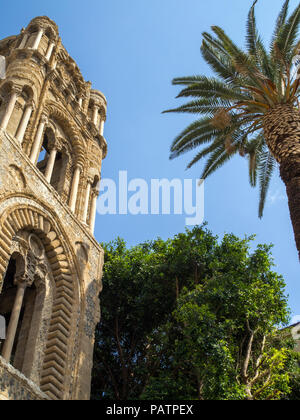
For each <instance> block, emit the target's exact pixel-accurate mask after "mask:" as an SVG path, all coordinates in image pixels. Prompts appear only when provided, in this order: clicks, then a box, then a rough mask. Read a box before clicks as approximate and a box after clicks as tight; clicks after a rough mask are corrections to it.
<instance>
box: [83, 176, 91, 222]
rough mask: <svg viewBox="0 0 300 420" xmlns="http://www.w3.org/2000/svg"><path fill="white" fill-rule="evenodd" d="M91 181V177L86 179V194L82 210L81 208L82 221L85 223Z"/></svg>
mask: <svg viewBox="0 0 300 420" xmlns="http://www.w3.org/2000/svg"><path fill="white" fill-rule="evenodd" d="M92 183H93V181H92V180H91V179H88V182H87V187H86V194H85V202H84V210H83V216H82V221H83V223H87V217H88V210H89V203H90V196H91V189H92Z"/></svg>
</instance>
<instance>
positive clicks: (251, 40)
mask: <svg viewBox="0 0 300 420" xmlns="http://www.w3.org/2000/svg"><path fill="white" fill-rule="evenodd" d="M257 1H258V0H255V1H254V3H253V5H252V7H251V9H250V12H249V15H248V21H247V36H246V42H247V48H248V53H249V54H250V55H252V56H253V57H257V40H258V33H257V27H256V19H255V5H256V3H257Z"/></svg>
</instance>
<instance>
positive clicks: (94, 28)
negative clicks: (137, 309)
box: [0, 0, 300, 315]
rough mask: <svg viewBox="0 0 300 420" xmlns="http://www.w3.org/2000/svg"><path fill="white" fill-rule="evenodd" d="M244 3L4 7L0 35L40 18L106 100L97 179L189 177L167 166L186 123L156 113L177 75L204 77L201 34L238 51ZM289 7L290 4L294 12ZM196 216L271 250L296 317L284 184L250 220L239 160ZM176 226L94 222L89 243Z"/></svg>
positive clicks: (166, 231) (114, 1)
mask: <svg viewBox="0 0 300 420" xmlns="http://www.w3.org/2000/svg"><path fill="white" fill-rule="evenodd" d="M251 3H252V0H242V1H241V0H226V1H225V0H211V1H204V0H87V1H85V2H83V1H82V0H60V1H58V0H51V1H50V0H49V1H41V0H27V1H20V0H15V1H14V2H5V4H4V5H3V6H2V9H1V18H0V19H1V25H0V38H4V37H6V36H8V35H12V34H17V33H19V31H20V29H21V28H22V27H23V26H26V25H27V24H28V22H29V21H30V20H31V19H32V18H33V17H35V16H39V15H48V16H49V17H50V18H52V19H54V20H55V21H56V23H57V24H58V26H59V28H60V34H61V36H62V40H63V44H64V45H65V47H66V48H67V49H68V51H69V53H70V54H71V55H72V57H73V58H74V59H75V60H76V61H77V63H78V65H79V67H80V69H81V70H82V73H83V76H84V77H85V78H86V80H91V81H92V82H93V86H94V88H96V89H100V90H102V91H103V92H104V94H105V95H106V96H107V99H108V121H107V124H106V127H105V137H106V139H107V142H108V146H109V153H108V157H107V159H106V160H105V161H104V164H103V173H102V174H103V177H107V178H114V179H117V178H118V171H119V170H128V175H129V178H138V177H141V178H144V179H146V180H150V179H151V178H164V177H166V178H168V179H172V178H182V179H183V178H185V177H190V178H196V177H198V176H199V175H200V172H201V167H195V168H194V169H192V170H190V171H189V172H185V167H186V164H187V162H188V160H189V159H190V157H191V156H186V157H183V158H180V159H178V160H176V161H169V159H168V156H169V147H170V143H171V141H172V140H173V138H174V137H175V136H176V135H177V134H178V133H179V131H181V130H182V129H183V128H184V127H185V126H186V125H187V124H188V123H189V122H191V121H192V120H193V118H194V117H189V116H185V115H176V114H170V115H162V114H161V111H163V110H164V109H166V108H170V107H173V106H176V105H179V101H178V100H175V99H174V98H175V96H176V95H177V93H178V89H177V88H176V87H173V86H171V80H172V78H173V77H176V76H185V75H192V74H205V73H206V74H209V69H208V68H207V66H206V65H205V63H204V62H203V59H202V58H201V55H200V50H199V49H200V44H201V33H202V32H203V31H206V30H208V29H209V28H210V26H211V25H220V26H222V27H223V28H224V29H225V30H226V31H227V32H228V33H229V34H230V36H231V37H232V38H233V39H234V40H235V41H236V42H238V43H239V44H240V45H243V44H244V35H245V22H246V17H247V13H248V10H249V7H250V5H251ZM282 3H283V1H282V0H272V1H271V0H260V1H259V2H258V7H257V15H258V23H259V26H260V28H261V32H262V35H263V37H264V38H265V39H266V40H267V41H269V38H270V35H271V33H272V30H273V25H274V21H275V18H276V16H277V14H278V12H279V10H280V7H281V5H282ZM297 4H298V1H297V0H292V1H291V6H292V7H295V6H296V5H297ZM205 200H206V201H205V219H206V220H207V222H208V226H209V228H210V229H211V230H212V231H213V232H214V233H215V234H218V235H219V236H220V237H222V235H223V234H224V233H225V232H233V233H234V234H236V235H239V236H243V235H244V234H254V233H255V234H256V235H257V242H263V243H265V242H266V243H273V244H274V251H273V254H274V258H275V262H276V265H277V267H276V270H277V271H278V272H279V273H281V274H283V275H284V277H285V279H286V282H287V291H288V294H289V295H290V305H291V308H292V312H293V315H298V314H299V315H300V275H299V274H300V273H299V262H298V257H297V252H296V247H295V243H294V238H293V232H292V228H291V223H290V219H289V212H288V207H287V200H286V198H285V190H284V186H283V184H282V182H281V180H280V179H279V177H278V176H277V177H276V179H275V181H274V183H273V185H272V188H271V194H270V197H269V201H268V203H267V207H266V211H265V216H264V218H263V220H259V219H258V216H257V213H258V210H257V209H258V191H257V190H253V189H251V188H250V186H249V184H248V173H247V166H246V161H244V160H243V159H241V158H236V159H235V160H234V161H232V162H231V164H228V165H227V166H225V167H224V168H223V169H221V170H220V171H219V172H218V173H217V174H215V175H213V176H212V178H210V179H209V180H207V182H206V191H205ZM184 229H185V217H184V216H98V218H97V226H96V238H97V239H98V240H99V241H109V240H112V239H114V238H116V237H117V236H121V237H123V238H125V239H126V240H127V242H128V244H130V245H133V244H137V243H139V242H142V241H144V240H147V239H152V238H155V237H157V236H161V237H162V238H164V239H166V238H168V237H170V236H173V235H174V234H176V233H178V232H181V231H183V230H184Z"/></svg>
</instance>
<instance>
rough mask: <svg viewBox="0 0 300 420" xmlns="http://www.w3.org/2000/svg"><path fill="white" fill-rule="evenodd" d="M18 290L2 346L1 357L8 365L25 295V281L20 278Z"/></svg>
mask: <svg viewBox="0 0 300 420" xmlns="http://www.w3.org/2000/svg"><path fill="white" fill-rule="evenodd" d="M17 285H18V290H17V295H16V299H15V302H14V307H13V310H12V314H11V317H10V321H9V326H8V329H7V335H6V340H5V343H4V346H3V351H2V357H3V358H4V359H5V360H6V361H7V362H8V363H9V362H10V358H11V352H12V349H13V346H14V341H15V338H16V332H17V328H18V322H19V319H20V313H21V310H22V305H23V300H24V295H25V290H26V287H27V283H26V281H25V280H24V279H23V278H21V279H20V280H19V281H18V282H17Z"/></svg>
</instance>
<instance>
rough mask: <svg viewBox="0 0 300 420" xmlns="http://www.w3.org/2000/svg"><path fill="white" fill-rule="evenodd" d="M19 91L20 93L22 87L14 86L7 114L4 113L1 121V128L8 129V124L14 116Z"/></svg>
mask: <svg viewBox="0 0 300 420" xmlns="http://www.w3.org/2000/svg"><path fill="white" fill-rule="evenodd" d="M19 93H20V89H18V88H14V87H13V88H12V90H11V97H10V100H9V103H8V105H7V108H6V110H5V114H4V116H3V119H2V122H1V128H3V130H6V129H7V126H8V123H9V120H10V117H11V116H12V113H13V111H14V108H15V105H16V102H17V99H18V95H19Z"/></svg>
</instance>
